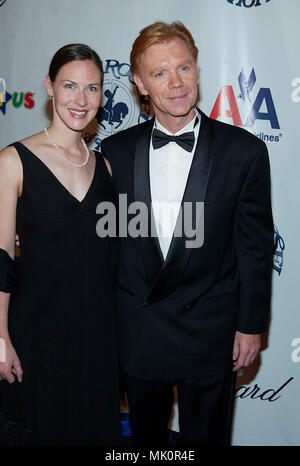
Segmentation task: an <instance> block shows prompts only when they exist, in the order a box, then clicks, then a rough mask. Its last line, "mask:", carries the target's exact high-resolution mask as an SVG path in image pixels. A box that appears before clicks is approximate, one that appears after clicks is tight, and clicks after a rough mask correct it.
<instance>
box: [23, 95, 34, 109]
mask: <svg viewBox="0 0 300 466" xmlns="http://www.w3.org/2000/svg"><path fill="white" fill-rule="evenodd" d="M32 97H33V93H32V92H26V94H25V99H24V100H25V102H24V107H26V108H32V107H34V100H33V99H32Z"/></svg>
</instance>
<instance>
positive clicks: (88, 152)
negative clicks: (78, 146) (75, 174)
mask: <svg viewBox="0 0 300 466" xmlns="http://www.w3.org/2000/svg"><path fill="white" fill-rule="evenodd" d="M44 131H45V134H46V136H47V138H48V140H49V142H50V144H52V146H53V147H55V149H56V150H57V152H58V154H59V155H60V156H61V157H62V158H63V159H64V160H65V161H66V162H67V163H68V164H69V165H72V167H75V168H81V167H84V166H85V165H86V164H87V163H88V161H89V157H90V151H89V150H88V148H87V146H86V143H85V141H84V139H83V138H81V142H82V144H83V147H84V148H85V151H86V159H85V161H84V162H83V163H74V162H71V160H69V159H68V158H67V157H66V156H65V154H64V153H63V151H62V150H60V149H59V147H57V145H56V144H55V142H54V141H53V139H51V137H50V135H49V133H48V130H47V128H44Z"/></svg>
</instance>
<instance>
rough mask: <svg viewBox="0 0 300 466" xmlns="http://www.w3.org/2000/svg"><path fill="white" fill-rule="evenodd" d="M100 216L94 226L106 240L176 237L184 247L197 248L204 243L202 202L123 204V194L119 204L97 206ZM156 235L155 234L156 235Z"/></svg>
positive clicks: (107, 202) (125, 198)
mask: <svg viewBox="0 0 300 466" xmlns="http://www.w3.org/2000/svg"><path fill="white" fill-rule="evenodd" d="M96 213H97V214H99V215H101V218H100V219H99V220H98V222H97V225H96V232H97V235H98V236H99V237H101V238H105V237H107V236H109V237H117V236H118V237H121V238H124V237H128V236H129V237H131V238H138V237H142V238H148V237H158V236H159V237H164V238H167V237H172V235H173V236H174V237H177V238H178V237H179V238H182V237H184V238H185V247H186V248H200V247H201V246H202V245H203V243H204V202H183V203H182V204H181V203H179V202H152V204H151V208H149V207H148V205H147V204H146V203H144V202H140V201H135V202H132V203H130V204H128V202H127V194H120V195H119V202H118V205H117V206H116V205H115V204H114V203H112V202H109V201H105V202H100V203H99V204H98V206H97V209H96ZM158 232H159V233H158Z"/></svg>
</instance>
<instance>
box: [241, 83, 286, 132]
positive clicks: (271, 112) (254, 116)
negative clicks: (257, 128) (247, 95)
mask: <svg viewBox="0 0 300 466" xmlns="http://www.w3.org/2000/svg"><path fill="white" fill-rule="evenodd" d="M264 100H265V102H266V107H267V112H260V111H259V109H260V108H261V106H262V103H263V101H264ZM255 120H269V121H270V123H271V127H272V128H276V129H280V126H279V122H278V118H277V115H276V110H275V106H274V102H273V99H272V95H271V90H270V89H268V88H266V87H262V88H261V89H260V90H259V93H258V94H257V97H256V99H255V102H254V104H253V107H252V109H251V111H250V113H249V116H248V118H247V121H246V123H245V126H253V124H254V122H255Z"/></svg>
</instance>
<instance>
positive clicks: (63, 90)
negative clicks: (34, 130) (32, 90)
mask: <svg viewBox="0 0 300 466" xmlns="http://www.w3.org/2000/svg"><path fill="white" fill-rule="evenodd" d="M100 83H101V76H100V70H99V68H98V67H97V66H96V65H95V64H94V63H93V62H92V61H91V60H78V61H77V60H75V61H71V62H69V63H66V64H65V65H63V66H62V67H61V68H60V70H59V71H58V73H57V75H56V78H55V81H54V82H51V80H50V78H49V76H47V77H46V81H45V87H46V90H47V92H48V94H49V96H53V112H54V113H53V121H54V122H58V123H59V122H60V123H64V124H65V125H66V126H67V127H68V128H70V129H72V130H74V131H81V130H83V129H84V128H85V127H86V126H87V125H88V123H89V122H90V121H91V120H92V119H93V118H94V117H95V115H96V113H97V111H98V108H99V106H100V100H101V84H100Z"/></svg>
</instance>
